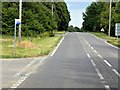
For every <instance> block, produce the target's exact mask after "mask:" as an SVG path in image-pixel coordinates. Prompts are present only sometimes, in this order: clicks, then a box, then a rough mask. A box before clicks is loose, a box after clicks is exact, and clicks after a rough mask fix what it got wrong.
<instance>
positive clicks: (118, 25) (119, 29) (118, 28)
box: [115, 23, 120, 41]
mask: <svg viewBox="0 0 120 90" xmlns="http://www.w3.org/2000/svg"><path fill="white" fill-rule="evenodd" d="M115 36H117V41H118V36H120V23H116V24H115Z"/></svg>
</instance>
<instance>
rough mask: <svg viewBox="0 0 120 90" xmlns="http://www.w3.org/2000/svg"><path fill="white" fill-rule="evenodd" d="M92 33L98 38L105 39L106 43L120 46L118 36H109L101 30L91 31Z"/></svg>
mask: <svg viewBox="0 0 120 90" xmlns="http://www.w3.org/2000/svg"><path fill="white" fill-rule="evenodd" d="M92 34H94V35H95V36H97V37H99V38H102V39H104V40H106V41H107V42H108V43H110V44H112V45H114V46H117V47H120V43H119V41H120V38H118V39H117V38H116V37H111V36H108V35H106V34H104V33H101V32H92Z"/></svg>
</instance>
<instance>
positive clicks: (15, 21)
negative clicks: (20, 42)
mask: <svg viewBox="0 0 120 90" xmlns="http://www.w3.org/2000/svg"><path fill="white" fill-rule="evenodd" d="M15 52H16V20H15V29H14V53H15Z"/></svg>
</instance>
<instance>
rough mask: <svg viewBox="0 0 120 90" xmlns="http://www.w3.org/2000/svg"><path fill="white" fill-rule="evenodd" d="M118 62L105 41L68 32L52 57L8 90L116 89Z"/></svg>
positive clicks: (88, 34) (119, 74) (114, 50)
mask: <svg viewBox="0 0 120 90" xmlns="http://www.w3.org/2000/svg"><path fill="white" fill-rule="evenodd" d="M118 63H119V62H118V49H116V48H114V47H112V46H110V45H108V44H107V43H105V41H104V40H101V39H99V38H96V37H95V36H93V35H92V34H90V33H76V32H74V33H68V34H67V35H66V36H65V37H64V38H63V39H62V41H61V42H60V44H59V46H58V47H56V49H55V50H54V51H53V53H52V54H51V55H49V56H48V57H47V58H44V59H42V60H41V61H39V62H38V63H37V64H36V65H34V67H32V70H31V69H30V70H28V71H27V72H26V74H24V76H21V77H20V78H19V80H16V82H14V83H13V84H12V85H11V86H10V87H9V88H87V89H88V90H89V88H92V90H99V89H102V90H113V89H114V90H115V89H116V88H118V86H119V84H118V83H119V82H118V80H119V78H120V72H119V68H118V65H119V64H118ZM3 81H4V80H3ZM116 90H118V89H116Z"/></svg>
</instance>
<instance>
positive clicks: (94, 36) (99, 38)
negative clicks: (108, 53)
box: [91, 34, 100, 39]
mask: <svg viewBox="0 0 120 90" xmlns="http://www.w3.org/2000/svg"><path fill="white" fill-rule="evenodd" d="M91 35H92V36H94V37H95V38H97V39H100V38H98V37H97V36H95V35H94V34H91Z"/></svg>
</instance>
